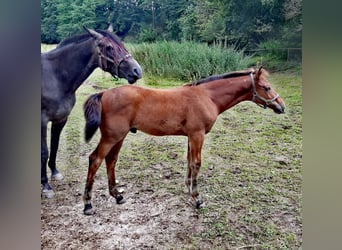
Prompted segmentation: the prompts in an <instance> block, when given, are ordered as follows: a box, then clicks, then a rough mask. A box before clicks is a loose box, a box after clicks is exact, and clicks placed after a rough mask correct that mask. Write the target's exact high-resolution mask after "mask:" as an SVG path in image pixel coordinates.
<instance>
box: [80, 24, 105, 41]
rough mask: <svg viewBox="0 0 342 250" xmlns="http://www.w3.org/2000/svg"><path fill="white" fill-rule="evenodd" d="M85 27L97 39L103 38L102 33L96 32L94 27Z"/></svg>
mask: <svg viewBox="0 0 342 250" xmlns="http://www.w3.org/2000/svg"><path fill="white" fill-rule="evenodd" d="M83 28H84V29H85V30H86V31H87V32H88V33H89V34H90V35H91V36H92V37H93V38H95V39H101V38H102V37H103V35H102V34H100V33H98V32H96V31H95V30H93V29H88V28H87V27H85V26H83Z"/></svg>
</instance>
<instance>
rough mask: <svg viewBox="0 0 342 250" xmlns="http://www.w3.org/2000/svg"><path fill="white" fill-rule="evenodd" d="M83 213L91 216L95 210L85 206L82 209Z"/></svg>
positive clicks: (88, 205)
mask: <svg viewBox="0 0 342 250" xmlns="http://www.w3.org/2000/svg"><path fill="white" fill-rule="evenodd" d="M83 213H84V214H85V215H93V214H95V210H94V209H93V207H92V205H91V204H85V205H84V209H83Z"/></svg>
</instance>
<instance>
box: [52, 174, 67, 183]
mask: <svg viewBox="0 0 342 250" xmlns="http://www.w3.org/2000/svg"><path fill="white" fill-rule="evenodd" d="M63 178H64V176H63V175H62V174H61V173H57V174H54V175H51V180H53V181H60V180H63Z"/></svg>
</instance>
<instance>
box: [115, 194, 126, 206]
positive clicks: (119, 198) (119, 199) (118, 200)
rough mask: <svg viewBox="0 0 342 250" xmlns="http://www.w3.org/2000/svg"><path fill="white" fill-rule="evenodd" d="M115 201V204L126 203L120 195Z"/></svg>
mask: <svg viewBox="0 0 342 250" xmlns="http://www.w3.org/2000/svg"><path fill="white" fill-rule="evenodd" d="M115 199H116V204H123V203H125V202H126V201H125V200H124V198H123V197H122V195H120V194H119V195H118V196H117V197H116V198H115Z"/></svg>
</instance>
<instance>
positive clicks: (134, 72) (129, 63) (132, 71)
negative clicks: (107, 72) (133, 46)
mask: <svg viewBox="0 0 342 250" xmlns="http://www.w3.org/2000/svg"><path fill="white" fill-rule="evenodd" d="M118 77H120V78H126V79H127V81H128V83H129V84H133V83H135V82H136V81H137V80H138V79H140V78H141V77H142V69H141V67H140V65H139V63H138V62H137V61H136V60H135V59H134V58H133V57H130V58H128V59H126V60H123V61H122V62H121V63H120V64H119V67H118Z"/></svg>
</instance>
